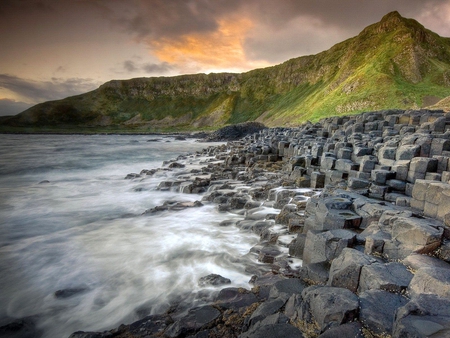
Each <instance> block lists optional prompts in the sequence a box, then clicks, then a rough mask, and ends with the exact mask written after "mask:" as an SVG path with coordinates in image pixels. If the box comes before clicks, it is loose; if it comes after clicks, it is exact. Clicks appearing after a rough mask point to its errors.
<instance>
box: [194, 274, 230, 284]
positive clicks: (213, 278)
mask: <svg viewBox="0 0 450 338" xmlns="http://www.w3.org/2000/svg"><path fill="white" fill-rule="evenodd" d="M230 283H231V280H230V279H228V278H225V277H222V276H221V275H217V274H214V273H212V274H210V275H208V276H204V277H201V278H200V279H199V280H198V285H199V286H208V285H212V286H218V285H224V284H230Z"/></svg>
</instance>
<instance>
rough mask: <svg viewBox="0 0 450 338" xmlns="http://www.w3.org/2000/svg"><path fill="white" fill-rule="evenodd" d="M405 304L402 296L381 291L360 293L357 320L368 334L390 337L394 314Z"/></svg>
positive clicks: (405, 301) (405, 300)
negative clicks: (367, 330)
mask: <svg viewBox="0 0 450 338" xmlns="http://www.w3.org/2000/svg"><path fill="white" fill-rule="evenodd" d="M407 302H408V300H407V299H406V298H405V297H404V296H402V295H400V294H394V293H391V292H387V291H383V290H369V291H366V292H362V293H361V294H360V295H359V303H360V312H359V320H360V322H361V323H362V324H363V325H364V326H365V327H366V328H367V329H369V330H370V332H372V333H374V334H376V335H380V336H390V335H392V329H393V324H394V315H395V312H396V311H397V309H398V308H399V307H401V306H404V305H405V304H406V303H407Z"/></svg>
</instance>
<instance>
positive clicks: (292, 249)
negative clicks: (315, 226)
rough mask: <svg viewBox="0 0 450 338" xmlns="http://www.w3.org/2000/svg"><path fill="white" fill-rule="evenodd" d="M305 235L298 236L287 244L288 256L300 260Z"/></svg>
mask: <svg viewBox="0 0 450 338" xmlns="http://www.w3.org/2000/svg"><path fill="white" fill-rule="evenodd" d="M305 242H306V234H298V235H297V237H296V238H295V239H294V240H292V242H291V243H290V244H289V255H290V256H293V257H298V258H302V257H303V250H304V249H305Z"/></svg>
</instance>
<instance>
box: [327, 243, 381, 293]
mask: <svg viewBox="0 0 450 338" xmlns="http://www.w3.org/2000/svg"><path fill="white" fill-rule="evenodd" d="M376 262H377V260H376V259H375V258H373V257H371V256H369V255H365V254H364V253H362V252H360V251H357V250H355V249H351V248H344V249H343V250H342V253H341V254H340V255H339V256H338V257H337V258H335V259H334V260H333V262H332V263H331V268H330V275H329V276H330V277H329V280H328V285H330V286H335V287H342V288H346V289H349V290H350V291H352V292H356V291H357V290H358V285H359V278H360V275H361V268H362V267H363V266H364V265H369V264H372V263H376Z"/></svg>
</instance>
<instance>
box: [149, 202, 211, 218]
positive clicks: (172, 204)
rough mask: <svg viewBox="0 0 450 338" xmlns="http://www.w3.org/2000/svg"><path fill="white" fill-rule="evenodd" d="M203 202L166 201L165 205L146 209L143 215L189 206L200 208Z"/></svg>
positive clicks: (182, 208) (178, 209)
mask: <svg viewBox="0 0 450 338" xmlns="http://www.w3.org/2000/svg"><path fill="white" fill-rule="evenodd" d="M202 206H203V203H202V202H200V201H195V202H172V201H166V202H164V204H163V205H159V206H156V207H154V208H151V209H148V210H146V211H145V212H144V213H143V215H151V214H154V213H157V212H161V211H167V210H173V211H180V210H184V209H187V208H198V207H202Z"/></svg>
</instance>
